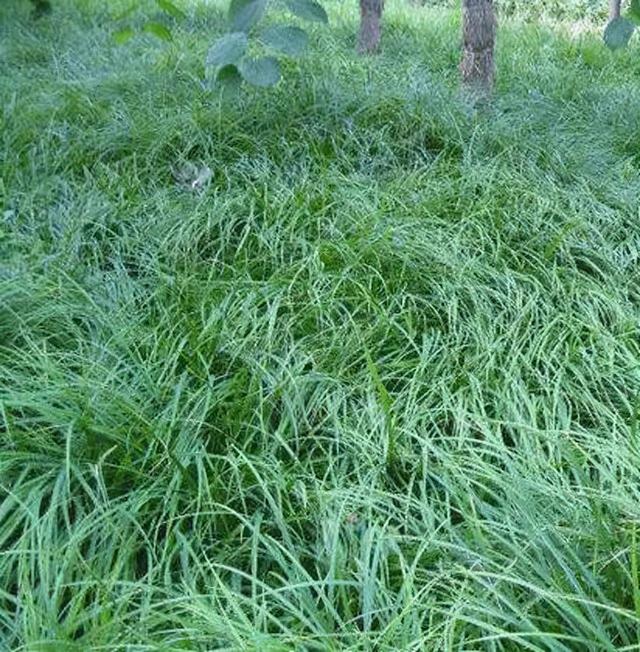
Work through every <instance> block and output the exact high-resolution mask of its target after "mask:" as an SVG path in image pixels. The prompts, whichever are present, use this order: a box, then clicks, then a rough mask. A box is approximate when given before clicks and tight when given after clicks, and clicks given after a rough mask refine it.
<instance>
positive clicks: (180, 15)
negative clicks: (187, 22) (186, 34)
mask: <svg viewBox="0 0 640 652" xmlns="http://www.w3.org/2000/svg"><path fill="white" fill-rule="evenodd" d="M156 4H157V5H158V7H160V9H162V11H164V12H165V13H167V14H169V16H173V17H174V18H177V19H178V20H184V19H185V18H186V17H187V15H186V14H185V13H184V11H182V9H179V8H178V7H176V6H175V5H174V4H173V2H170V1H169V0H156Z"/></svg>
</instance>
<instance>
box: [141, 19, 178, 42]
mask: <svg viewBox="0 0 640 652" xmlns="http://www.w3.org/2000/svg"><path fill="white" fill-rule="evenodd" d="M142 31H143V32H146V33H147V34H152V35H153V36H156V37H157V38H159V39H160V40H162V41H172V40H173V36H172V35H171V31H170V30H169V29H168V28H167V27H165V26H164V25H163V24H162V23H154V22H153V21H151V22H149V23H147V24H146V25H145V26H144V27H143V28H142Z"/></svg>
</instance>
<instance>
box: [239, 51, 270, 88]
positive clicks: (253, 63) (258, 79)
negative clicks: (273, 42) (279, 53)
mask: <svg viewBox="0 0 640 652" xmlns="http://www.w3.org/2000/svg"><path fill="white" fill-rule="evenodd" d="M238 70H239V71H240V74H241V75H242V78H243V79H244V80H245V81H246V82H248V83H249V84H251V85H252V86H262V87H266V86H275V84H277V83H278V82H279V81H280V64H279V63H278V60H277V59H274V58H273V57H260V58H256V59H252V58H250V57H245V58H244V59H243V60H242V61H241V62H240V63H239V65H238Z"/></svg>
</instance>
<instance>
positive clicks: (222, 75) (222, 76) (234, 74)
mask: <svg viewBox="0 0 640 652" xmlns="http://www.w3.org/2000/svg"><path fill="white" fill-rule="evenodd" d="M216 82H218V83H219V84H222V85H223V86H225V87H226V88H227V89H233V88H238V87H239V86H240V84H241V83H242V76H241V75H240V71H239V70H238V67H237V66H235V65H234V64H232V63H230V64H228V65H226V66H223V67H222V68H220V70H219V71H218V74H217V75H216Z"/></svg>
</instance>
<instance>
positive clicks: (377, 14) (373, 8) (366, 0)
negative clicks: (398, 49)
mask: <svg viewBox="0 0 640 652" xmlns="http://www.w3.org/2000/svg"><path fill="white" fill-rule="evenodd" d="M382 5H383V0H360V36H359V37H358V52H359V53H360V54H372V53H373V52H376V51H377V50H378V48H379V47H380V32H381V28H380V19H381V18H382Z"/></svg>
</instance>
